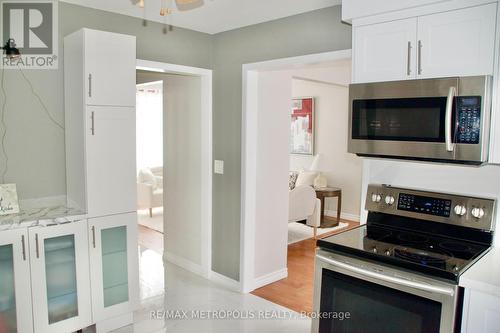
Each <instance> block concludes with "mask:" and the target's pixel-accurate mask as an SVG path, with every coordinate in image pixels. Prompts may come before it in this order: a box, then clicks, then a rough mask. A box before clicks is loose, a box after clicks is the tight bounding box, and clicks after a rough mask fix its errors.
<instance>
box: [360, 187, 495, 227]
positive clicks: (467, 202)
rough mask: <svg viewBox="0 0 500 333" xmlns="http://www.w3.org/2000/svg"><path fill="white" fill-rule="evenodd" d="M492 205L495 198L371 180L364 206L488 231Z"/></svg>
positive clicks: (393, 213) (388, 212)
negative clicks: (409, 187)
mask: <svg viewBox="0 0 500 333" xmlns="http://www.w3.org/2000/svg"><path fill="white" fill-rule="evenodd" d="M495 206H496V200H495V199H489V198H478V197H470V196H464V195H457V194H449V193H438V192H430V191H421V190H415V189H407V188H399V187H392V186H389V185H377V184H371V185H368V189H367V193H366V205H365V208H366V210H368V211H369V212H377V213H385V214H391V215H399V216H404V217H411V218H415V219H420V220H427V221H434V222H442V223H447V224H454V225H459V226H464V227H471V228H475V229H481V230H485V231H491V230H493V229H494V216H495Z"/></svg>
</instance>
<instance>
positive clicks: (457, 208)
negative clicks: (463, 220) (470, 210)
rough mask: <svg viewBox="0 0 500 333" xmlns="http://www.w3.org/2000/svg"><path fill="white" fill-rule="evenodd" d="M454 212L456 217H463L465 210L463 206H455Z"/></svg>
mask: <svg viewBox="0 0 500 333" xmlns="http://www.w3.org/2000/svg"><path fill="white" fill-rule="evenodd" d="M454 211H455V214H457V215H458V216H464V215H465V214H466V213H467V208H466V207H465V206H464V205H456V206H455V208H454Z"/></svg>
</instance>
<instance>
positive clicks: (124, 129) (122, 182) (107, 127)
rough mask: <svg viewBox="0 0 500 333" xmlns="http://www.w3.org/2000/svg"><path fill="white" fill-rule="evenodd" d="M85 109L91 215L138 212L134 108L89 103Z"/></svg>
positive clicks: (88, 208) (89, 213)
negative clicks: (99, 105)
mask: <svg viewBox="0 0 500 333" xmlns="http://www.w3.org/2000/svg"><path fill="white" fill-rule="evenodd" d="M86 112H87V113H86V119H87V127H86V152H87V153H86V164H87V179H86V180H87V210H88V211H87V213H88V217H89V218H90V217H97V216H106V215H112V214H122V213H129V212H135V211H136V209H137V182H136V179H137V173H136V142H135V131H136V129H135V124H136V121H135V109H134V108H130V107H106V106H103V107H96V106H92V107H91V106H88V107H87V110H86Z"/></svg>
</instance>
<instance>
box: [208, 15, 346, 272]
mask: <svg viewBox="0 0 500 333" xmlns="http://www.w3.org/2000/svg"><path fill="white" fill-rule="evenodd" d="M349 48H351V27H350V26H349V25H345V24H342V23H341V7H340V6H336V7H330V8H326V9H321V10H317V11H314V12H310V13H305V14H301V15H296V16H292V17H288V18H284V19H280V20H276V21H272V22H266V23H262V24H258V25H254V26H250V27H246V28H242V29H237V30H233V31H228V32H223V33H220V34H217V35H215V38H214V56H213V60H214V65H213V69H214V87H215V88H214V128H213V133H214V137H213V140H214V158H215V159H222V160H224V161H225V164H224V168H225V170H224V171H225V174H224V175H222V176H221V175H214V182H213V186H214V197H213V251H212V267H213V269H214V270H215V271H216V272H218V273H221V274H224V275H226V276H229V277H231V278H233V279H236V280H239V265H240V263H239V261H240V260H239V259H240V209H241V204H240V199H241V196H240V193H241V186H240V185H241V172H240V171H241V106H242V97H241V96H242V92H241V89H242V65H243V64H245V63H252V62H258V61H264V60H270V59H276V58H284V57H291V56H299V55H305V54H311V53H319V52H327V51H335V50H341V49H349Z"/></svg>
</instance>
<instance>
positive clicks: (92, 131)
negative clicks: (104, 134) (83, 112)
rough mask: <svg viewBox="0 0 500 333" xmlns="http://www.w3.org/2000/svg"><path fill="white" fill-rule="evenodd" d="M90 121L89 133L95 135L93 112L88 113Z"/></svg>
mask: <svg viewBox="0 0 500 333" xmlns="http://www.w3.org/2000/svg"><path fill="white" fill-rule="evenodd" d="M90 121H91V125H90V132H91V133H92V135H95V127H94V126H95V115H94V111H92V112H91V113H90Z"/></svg>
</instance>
